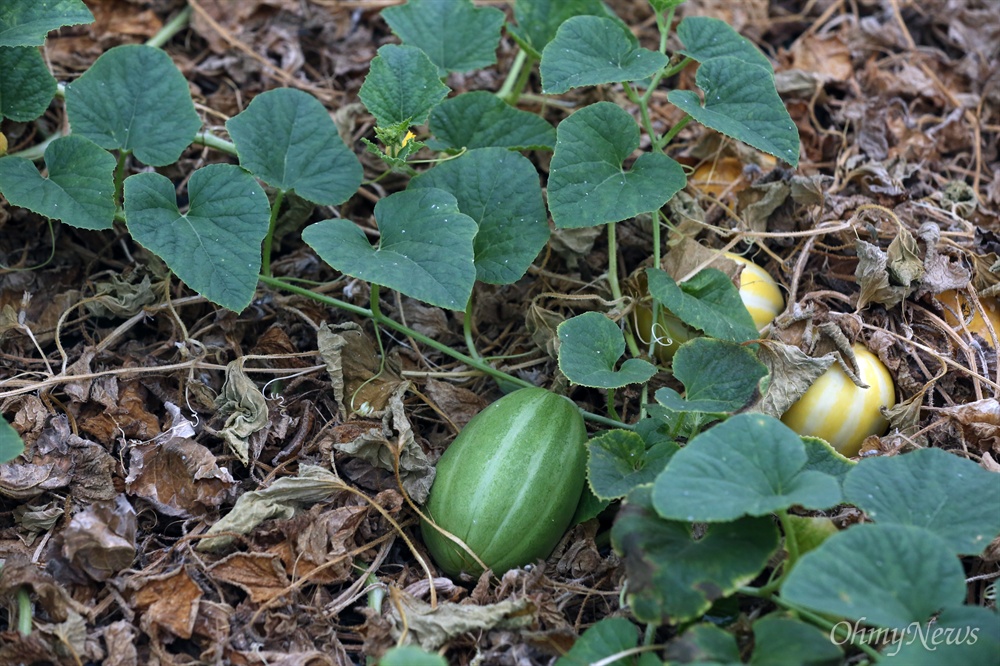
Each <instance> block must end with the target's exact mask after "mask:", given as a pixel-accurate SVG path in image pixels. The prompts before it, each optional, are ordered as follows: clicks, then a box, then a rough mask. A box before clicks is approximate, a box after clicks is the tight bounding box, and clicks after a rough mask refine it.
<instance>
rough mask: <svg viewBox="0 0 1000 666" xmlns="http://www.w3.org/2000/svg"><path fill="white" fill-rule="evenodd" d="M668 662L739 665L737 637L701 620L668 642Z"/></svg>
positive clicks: (671, 665)
mask: <svg viewBox="0 0 1000 666" xmlns="http://www.w3.org/2000/svg"><path fill="white" fill-rule="evenodd" d="M665 656H666V657H667V662H665V663H667V664H670V666H673V665H674V664H675V663H682V664H725V665H727V666H728V665H729V664H732V665H733V666H739V665H741V664H742V663H743V662H742V661H741V660H740V648H739V646H738V645H737V644H736V637H735V636H733V635H732V634H731V633H729V632H728V631H725V630H723V629H720V628H719V627H717V626H715V625H714V624H708V623H707V622H701V623H699V624H696V625H694V626H692V627H690V628H689V629H687V631H685V632H684V633H683V634H681V635H680V636H678V637H677V638H675V639H674V640H672V641H670V643H668V644H667V650H666V655H665Z"/></svg>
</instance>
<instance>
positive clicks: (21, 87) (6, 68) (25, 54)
mask: <svg viewBox="0 0 1000 666" xmlns="http://www.w3.org/2000/svg"><path fill="white" fill-rule="evenodd" d="M56 87H57V86H56V80H55V79H54V78H53V77H52V75H51V74H49V68H48V67H46V65H45V60H44V59H43V58H42V54H41V53H39V52H38V49H37V48H35V47H33V46H12V47H8V46H0V120H2V119H3V118H10V119H11V120H16V121H17V122H22V123H23V122H27V121H29V120H34V119H35V118H37V117H38V116H40V115H42V114H43V113H45V109H47V108H49V102H51V101H52V98H53V97H55V94H56Z"/></svg>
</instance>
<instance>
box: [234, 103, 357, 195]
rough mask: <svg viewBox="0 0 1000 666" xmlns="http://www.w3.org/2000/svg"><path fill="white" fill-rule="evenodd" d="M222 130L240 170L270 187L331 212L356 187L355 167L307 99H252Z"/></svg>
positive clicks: (319, 110)
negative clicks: (225, 130)
mask: <svg viewBox="0 0 1000 666" xmlns="http://www.w3.org/2000/svg"><path fill="white" fill-rule="evenodd" d="M226 129H227V130H229V136H231V137H232V139H233V143H235V144H236V152H237V154H238V155H239V157H240V164H241V165H242V166H243V168H244V169H246V170H248V171H249V172H250V173H252V174H253V175H254V176H256V177H257V178H260V179H261V180H262V181H264V182H265V183H267V184H268V185H270V186H271V187H275V188H278V189H280V190H285V191H288V190H295V193H296V194H298V195H299V196H300V197H302V198H303V199H307V200H309V201H312V202H313V203H318V204H322V205H326V206H335V205H337V204H341V203H343V202H344V201H346V200H347V199H348V198H350V196H351V195H352V194H354V192H355V191H356V190H357V189H358V186H359V185H361V180H362V178H363V176H364V174H363V173H362V170H361V163H360V162H358V158H357V157H355V156H354V153H353V152H351V151H350V150H348V148H347V146H345V145H344V142H343V140H342V139H341V138H340V134H338V133H337V126H336V125H334V124H333V120H332V119H331V118H330V114H329V113H327V111H326V109H325V108H323V105H322V104H320V103H319V100H317V99H316V98H315V97H313V96H312V95H310V94H309V93H306V92H303V91H301V90H294V89H292V88H280V89H278V90H270V91H268V92H265V93H263V94H261V95H258V96H257V97H255V98H254V99H253V101H252V102H250V105H249V106H248V107H247V108H246V110H245V111H243V113H241V114H239V115H238V116H236V117H234V118H231V119H230V120H228V121H227V122H226Z"/></svg>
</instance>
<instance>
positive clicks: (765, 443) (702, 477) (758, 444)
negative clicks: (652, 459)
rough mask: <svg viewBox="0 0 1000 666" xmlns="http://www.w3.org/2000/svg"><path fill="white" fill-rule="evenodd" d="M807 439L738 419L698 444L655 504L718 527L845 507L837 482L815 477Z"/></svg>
mask: <svg viewBox="0 0 1000 666" xmlns="http://www.w3.org/2000/svg"><path fill="white" fill-rule="evenodd" d="M805 464H806V452H805V448H804V447H803V445H802V440H801V439H800V438H799V436H798V435H797V434H795V433H794V432H792V430H791V429H789V428H788V426H786V425H785V424H783V423H782V422H781V421H779V420H777V419H775V418H772V417H770V416H764V415H760V414H737V415H736V416H734V417H732V418H730V419H729V420H727V421H725V422H723V423H721V424H719V425H717V426H715V427H714V428H710V429H709V430H706V431H704V432H702V433H701V434H699V435H697V436H696V437H694V438H693V439H692V440H691V441H690V442H688V444H687V446H685V447H684V448H683V449H681V450H680V451H679V452H678V453H677V455H675V456H674V457H673V458H672V459H671V460H670V464H669V465H667V469H665V470H664V471H663V473H662V474H660V475H659V476H658V477H657V478H656V483H655V485H654V487H653V504H654V506H655V507H656V510H657V511H658V512H659V513H660V515H661V516H663V517H664V518H668V519H673V520H685V521H695V520H697V521H705V522H718V521H726V520H733V519H734V518H739V517H740V516H766V515H768V514H770V513H772V512H774V511H779V510H783V509H787V508H789V507H791V506H793V505H796V504H798V505H800V506H803V507H805V508H807V509H828V508H830V507H832V506H834V505H836V504H837V503H838V502H840V501H841V493H840V486H839V485H838V484H837V481H836V479H834V478H833V477H831V476H828V475H826V474H823V473H822V472H813V471H807V470H804V469H803V468H804V467H805Z"/></svg>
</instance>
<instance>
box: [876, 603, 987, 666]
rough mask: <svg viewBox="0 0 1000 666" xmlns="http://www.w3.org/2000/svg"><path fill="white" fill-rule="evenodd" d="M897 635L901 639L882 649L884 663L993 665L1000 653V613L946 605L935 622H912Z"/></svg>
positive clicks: (913, 665)
mask: <svg viewBox="0 0 1000 666" xmlns="http://www.w3.org/2000/svg"><path fill="white" fill-rule="evenodd" d="M918 632H920V633H918ZM897 636H898V637H899V639H898V640H896V641H893V642H892V643H891V644H890V645H888V646H887V647H886V648H884V649H883V650H882V654H883V655H884V657H885V658H884V659H883V661H882V663H885V664H890V665H891V664H899V665H900V666H904V665H905V666H942V664H947V665H949V666H950V665H951V664H970V665H971V664H983V665H984V666H993V665H994V664H996V663H997V656H998V655H1000V616H998V615H997V612H996V611H995V610H990V609H989V608H982V607H980V606H958V607H952V608H945V609H944V610H943V611H941V614H940V615H939V616H938V617H937V620H935V621H934V622H933V623H930V624H924V625H922V626H914V625H910V626H909V627H907V629H906V631H905V632H900V633H898V634H897Z"/></svg>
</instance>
